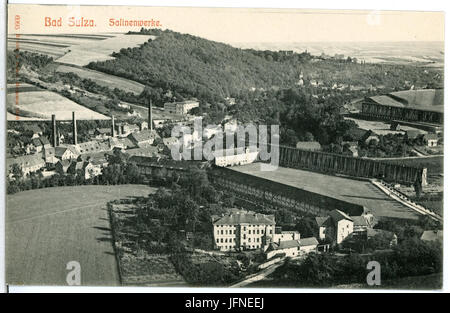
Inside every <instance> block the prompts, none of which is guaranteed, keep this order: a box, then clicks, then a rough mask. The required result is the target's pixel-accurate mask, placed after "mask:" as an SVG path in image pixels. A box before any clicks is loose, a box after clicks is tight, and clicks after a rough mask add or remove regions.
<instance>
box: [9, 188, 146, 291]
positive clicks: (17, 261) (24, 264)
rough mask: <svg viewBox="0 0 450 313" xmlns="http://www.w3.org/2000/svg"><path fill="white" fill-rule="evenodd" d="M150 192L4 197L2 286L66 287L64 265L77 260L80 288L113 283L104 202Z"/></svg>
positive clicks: (62, 191) (60, 191) (41, 192)
mask: <svg viewBox="0 0 450 313" xmlns="http://www.w3.org/2000/svg"><path fill="white" fill-rule="evenodd" d="M151 191H152V189H151V188H150V187H148V186H144V185H117V186H71V187H55V188H45V189H37V190H29V191H24V192H19V193H17V194H14V195H10V196H8V197H7V210H6V256H7V257H6V282H7V283H8V284H15V285H32V284H39V285H66V275H67V273H68V272H69V271H68V270H67V269H66V264H67V263H68V262H70V261H77V262H79V263H80V266H81V284H82V285H91V286H92V285H93V286H96V285H118V284H119V283H120V282H119V274H118V268H117V263H116V258H115V254H114V250H113V246H112V242H111V232H110V224H109V219H108V212H107V209H106V203H107V202H109V201H111V200H115V199H125V198H131V197H141V196H146V195H148V194H149V193H150V192H151Z"/></svg>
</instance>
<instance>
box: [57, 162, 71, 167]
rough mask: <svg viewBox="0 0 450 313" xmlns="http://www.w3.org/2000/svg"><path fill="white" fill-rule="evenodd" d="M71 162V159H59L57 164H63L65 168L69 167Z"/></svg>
mask: <svg viewBox="0 0 450 313" xmlns="http://www.w3.org/2000/svg"><path fill="white" fill-rule="evenodd" d="M71 162H72V161H71V160H59V162H57V164H61V165H62V167H63V168H68V167H69V166H70V163H71Z"/></svg>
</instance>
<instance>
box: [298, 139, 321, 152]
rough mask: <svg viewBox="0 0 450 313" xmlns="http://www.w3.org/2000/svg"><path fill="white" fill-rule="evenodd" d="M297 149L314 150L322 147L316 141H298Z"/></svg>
mask: <svg viewBox="0 0 450 313" xmlns="http://www.w3.org/2000/svg"><path fill="white" fill-rule="evenodd" d="M296 147H297V149H303V150H310V151H316V150H320V149H322V146H321V145H320V143H319V142H317V141H298V142H297V145H296Z"/></svg>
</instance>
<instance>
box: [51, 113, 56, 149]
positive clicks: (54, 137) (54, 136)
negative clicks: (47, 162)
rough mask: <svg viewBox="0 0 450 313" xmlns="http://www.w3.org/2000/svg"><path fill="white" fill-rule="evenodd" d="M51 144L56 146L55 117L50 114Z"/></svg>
mask: <svg viewBox="0 0 450 313" xmlns="http://www.w3.org/2000/svg"><path fill="white" fill-rule="evenodd" d="M52 145H53V147H56V117H55V114H52Z"/></svg>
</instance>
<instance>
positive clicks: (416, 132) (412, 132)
mask: <svg viewBox="0 0 450 313" xmlns="http://www.w3.org/2000/svg"><path fill="white" fill-rule="evenodd" d="M421 134H422V133H421V132H420V131H419V130H414V129H411V130H406V131H405V135H406V136H407V137H408V138H410V139H415V138H416V137H417V136H419V135H421Z"/></svg>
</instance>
